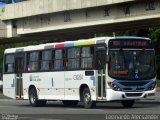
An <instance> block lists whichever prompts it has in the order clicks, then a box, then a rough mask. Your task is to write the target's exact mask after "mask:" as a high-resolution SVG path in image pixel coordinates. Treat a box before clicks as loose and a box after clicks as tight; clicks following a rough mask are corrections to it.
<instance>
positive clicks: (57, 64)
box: [54, 49, 65, 70]
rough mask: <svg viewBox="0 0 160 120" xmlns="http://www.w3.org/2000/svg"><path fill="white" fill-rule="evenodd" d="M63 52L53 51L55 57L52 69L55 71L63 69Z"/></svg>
mask: <svg viewBox="0 0 160 120" xmlns="http://www.w3.org/2000/svg"><path fill="white" fill-rule="evenodd" d="M64 54H65V52H64V50H63V49H59V50H55V57H54V69H55V70H62V69H64V60H63V59H64Z"/></svg>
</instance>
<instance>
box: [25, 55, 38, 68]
mask: <svg viewBox="0 0 160 120" xmlns="http://www.w3.org/2000/svg"><path fill="white" fill-rule="evenodd" d="M38 66H39V52H30V53H28V54H27V71H37V70H38Z"/></svg>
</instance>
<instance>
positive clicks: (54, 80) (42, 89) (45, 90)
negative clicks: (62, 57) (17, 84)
mask: <svg viewBox="0 0 160 120" xmlns="http://www.w3.org/2000/svg"><path fill="white" fill-rule="evenodd" d="M23 78H24V81H25V82H24V85H23V86H24V89H25V90H24V98H25V99H28V89H29V86H30V85H34V86H35V87H36V89H37V93H38V98H39V99H47V100H62V99H64V72H41V73H26V74H24V75H23Z"/></svg>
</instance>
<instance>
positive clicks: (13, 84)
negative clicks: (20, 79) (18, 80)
mask: <svg viewBox="0 0 160 120" xmlns="http://www.w3.org/2000/svg"><path fill="white" fill-rule="evenodd" d="M11 87H15V80H14V79H13V83H12V84H11Z"/></svg>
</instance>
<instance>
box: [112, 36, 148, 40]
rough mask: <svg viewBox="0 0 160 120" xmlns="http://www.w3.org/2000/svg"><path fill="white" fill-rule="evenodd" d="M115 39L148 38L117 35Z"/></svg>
mask: <svg viewBox="0 0 160 120" xmlns="http://www.w3.org/2000/svg"><path fill="white" fill-rule="evenodd" d="M114 39H142V40H144V39H146V38H145V37H136V36H116V37H115V38H114Z"/></svg>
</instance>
